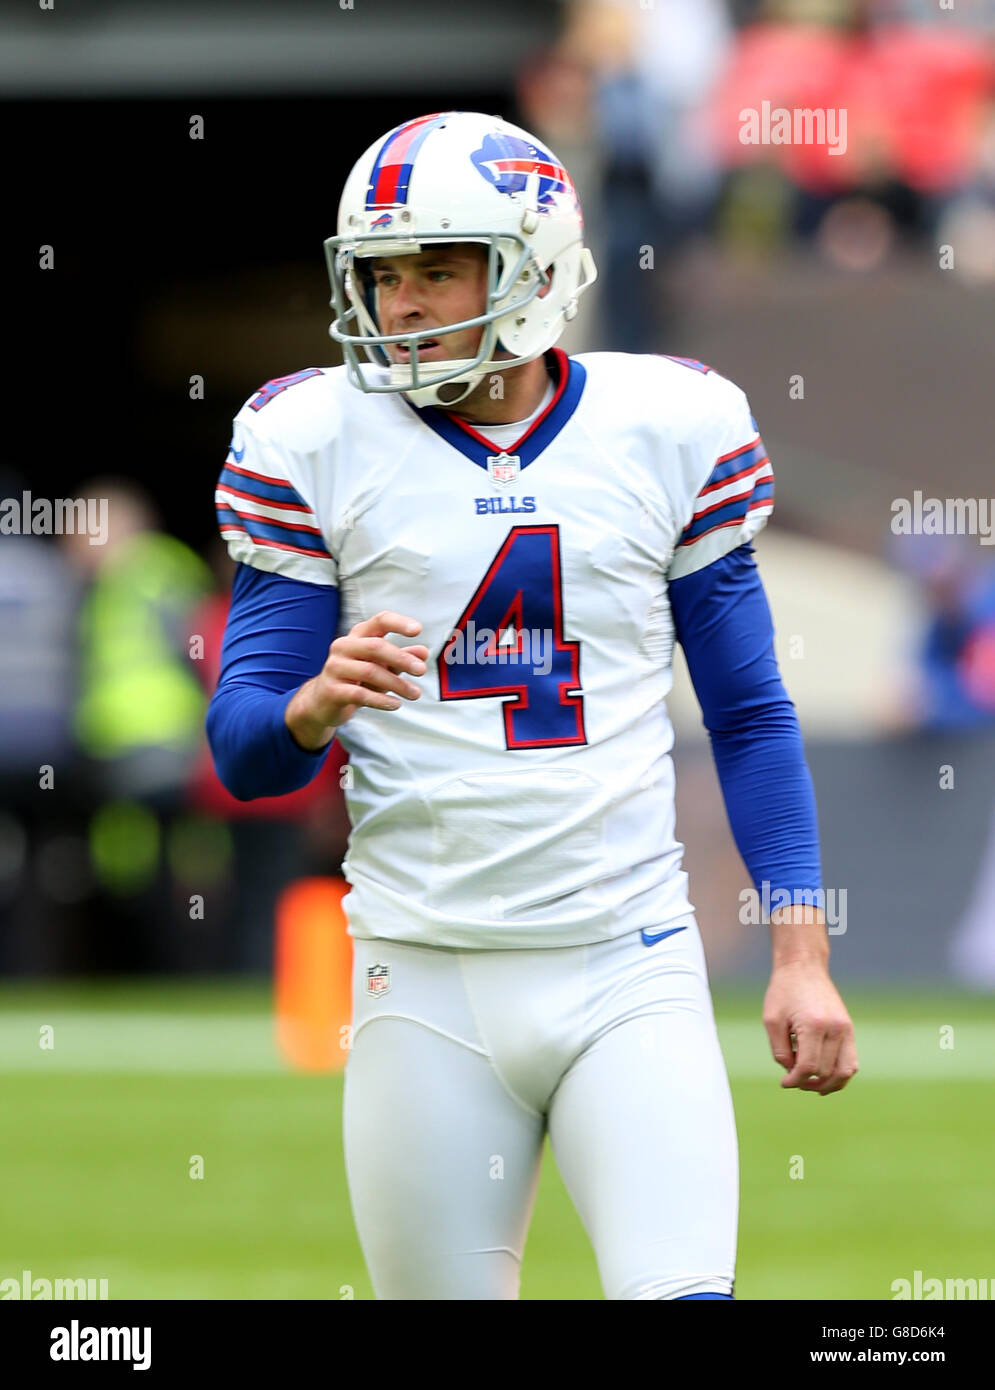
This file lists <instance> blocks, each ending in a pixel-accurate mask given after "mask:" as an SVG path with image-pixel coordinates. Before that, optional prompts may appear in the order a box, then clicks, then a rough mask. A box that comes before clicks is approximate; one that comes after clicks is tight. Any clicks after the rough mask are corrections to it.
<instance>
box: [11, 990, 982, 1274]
mask: <svg viewBox="0 0 995 1390" xmlns="http://www.w3.org/2000/svg"><path fill="white" fill-rule="evenodd" d="M845 997H846V1000H847V1004H848V1007H849V1008H850V1012H851V1014H852V1016H853V1018H854V1022H855V1025H856V1027H857V1038H858V1045H859V1047H860V1053H861V1071H860V1074H859V1076H858V1077H857V1078H855V1080H854V1081H853V1082H852V1083H851V1085H850V1087H849V1088H848V1089H847V1090H846V1091H844V1092H843V1093H842V1094H840V1095H835V1096H830V1097H825V1098H823V1097H819V1096H815V1095H803V1094H800V1093H798V1092H784V1091H782V1090H781V1089H780V1086H779V1079H780V1076H781V1075H782V1073H781V1071H780V1069H779V1068H777V1067H776V1066H775V1064H774V1063H773V1061H772V1060H771V1059H770V1057H769V1055H768V1053H767V1044H766V1037H765V1035H764V1032H763V1028H762V1025H761V1023H760V992H759V991H758V992H756V993H751V994H750V995H749V996H746V995H744V994H741V993H736V994H732V993H726V992H723V991H722V990H717V991H716V993H715V1004H716V1013H717V1016H718V1018H719V1025H720V1033H721V1037H722V1044H723V1050H724V1053H725V1057H726V1062H727V1065H728V1068H729V1072H730V1077H731V1080H732V1087H733V1096H734V1100H735V1104H736V1115H737V1121H738V1125H739V1136H740V1153H741V1192H742V1201H741V1215H740V1244H739V1268H738V1276H737V1285H736V1293H737V1297H739V1298H741V1299H817V1300H821V1299H846V1298H872V1299H888V1298H890V1297H891V1296H892V1294H891V1282H892V1280H894V1279H898V1278H907V1279H910V1280H911V1279H912V1278H913V1274H914V1271H915V1270H917V1269H919V1270H922V1271H924V1277H926V1278H930V1277H939V1278H946V1277H959V1278H979V1279H980V1278H982V1277H984V1278H989V1279H992V1280H995V1201H993V1187H995V1172H993V1168H992V1154H993V1152H995V1142H993V1141H995V1105H993V1082H995V1001H992V1000H988V999H984V998H978V997H973V996H963V995H954V994H949V993H944V994H939V993H937V994H935V995H933V996H929V997H927V996H925V995H919V996H912V995H908V994H888V995H885V994H880V993H878V994H869V993H866V992H860V991H857V990H846V991H845ZM43 1026H49V1027H51V1028H53V1029H54V1035H53V1036H54V1044H55V1045H54V1047H53V1048H51V1049H42V1048H41V1047H40V1046H39V1038H40V1030H41V1029H42V1027H43ZM944 1027H952V1028H953V1038H952V1040H953V1047H941V1045H940V1042H941V1029H943V1028H944ZM946 1036H947V1038H948V1040H949V1035H946ZM0 1096H2V1113H3V1122H2V1138H0V1261H2V1263H0V1278H10V1277H13V1278H17V1279H20V1277H21V1271H22V1270H25V1269H29V1270H31V1271H33V1273H34V1274H35V1275H36V1276H44V1277H47V1278H51V1279H55V1278H62V1277H72V1278H86V1277H93V1278H106V1279H108V1280H109V1292H110V1297H111V1298H112V1299H114V1298H140V1299H146V1298H176V1299H221V1298H233V1299H257V1298H259V1299H265V1298H280V1299H283V1298H286V1299H328V1298H340V1297H343V1296H350V1291H352V1294H353V1296H355V1297H356V1298H371V1297H372V1290H371V1287H370V1283H369V1280H368V1278H367V1275H366V1272H365V1269H364V1266H363V1261H362V1256H361V1254H360V1250H359V1245H358V1242H357V1239H356V1236H355V1232H354V1230H353V1227H352V1220H351V1215H350V1210H349V1202H348V1195H347V1191H346V1183H345V1173H344V1166H343V1158H342V1149H341V1138H340V1113H341V1096H342V1081H341V1077H339V1076H314V1075H301V1074H295V1073H292V1072H290V1071H288V1070H287V1069H286V1068H285V1067H284V1066H283V1065H282V1064H281V1062H280V1060H279V1058H278V1057H277V1056H276V1054H275V1051H274V1047H273V1042H272V1018H271V1011H270V997H269V992H268V990H267V989H266V988H265V987H264V986H256V985H244V984H238V985H219V984H217V983H211V984H207V985H200V984H187V983H183V984H176V985H170V984H163V983H161V982H159V983H156V984H149V985H146V984H127V985H110V984H107V985H100V986H84V985H80V984H75V985H54V984H35V983H30V984H25V983H20V984H13V983H11V982H6V983H5V984H4V986H3V987H2V989H0ZM193 1155H201V1156H202V1157H203V1162H204V1177H203V1179H202V1180H194V1179H191V1177H190V1176H189V1172H190V1162H191V1157H192V1156H193ZM796 1155H800V1156H801V1157H802V1159H803V1160H804V1177H803V1178H792V1177H791V1176H790V1167H791V1164H792V1161H793V1159H794V1156H796ZM601 1296H602V1295H601V1289H600V1285H599V1282H598V1277H597V1270H596V1268H595V1264H594V1259H593V1256H592V1253H591V1251H590V1248H589V1246H588V1243H587V1239H586V1237H585V1235H584V1232H583V1229H582V1227H581V1225H580V1223H579V1221H578V1219H577V1217H576V1215H575V1213H574V1211H573V1208H572V1206H571V1204H570V1201H569V1199H568V1197H567V1195H566V1193H565V1191H564V1189H563V1186H562V1184H561V1182H560V1179H559V1176H558V1174H557V1172H556V1168H555V1165H554V1163H553V1159H552V1154H551V1153H550V1152H548V1151H547V1154H546V1159H545V1163H544V1168H543V1178H542V1183H541V1187H540V1191H539V1198H538V1202H537V1206H536V1211H535V1216H534V1219H533V1224H532V1229H531V1232H530V1236H529V1242H528V1246H527V1249H526V1254H525V1262H524V1268H523V1276H522V1297H523V1298H527V1299H571V1300H573V1299H597V1298H600V1297H601Z"/></svg>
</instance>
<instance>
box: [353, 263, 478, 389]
mask: <svg viewBox="0 0 995 1390" xmlns="http://www.w3.org/2000/svg"><path fill="white" fill-rule="evenodd" d="M372 272H373V281H374V284H375V285H376V305H377V318H378V320H379V323H380V331H381V332H382V333H403V332H405V331H406V330H409V329H424V328H434V327H436V326H437V325H440V324H446V323H459V322H461V321H462V320H463V319H471V318H474V317H475V316H476V315H477V314H482V313H483V312H484V306H485V303H486V300H487V248H486V247H485V246H474V245H457V244H454V245H449V246H435V247H431V248H430V249H429V250H427V251H419V252H418V254H417V255H415V256H395V257H387V256H383V257H379V256H378V257H377V258H376V259H375V260H374V261H373V262H372ZM482 332H483V328H482V327H477V328H464V329H463V330H462V332H459V333H445V334H440V336H439V337H438V338H435V339H431V338H429V339H426V340H425V341H424V342H423V343H422V344H421V346H420V347H419V348H418V349H417V352H418V361H419V362H441V361H445V360H446V359H448V358H454V357H475V356H476V353H477V347H478V345H479V343H480V335H481V333H482ZM384 351H385V352H386V353H387V355H388V357H389V358H390V360H391V361H392V362H410V360H411V354H410V352H409V349H408V347H407V344H404V343H391V344H388V346H387V347H386V348H385V349H384Z"/></svg>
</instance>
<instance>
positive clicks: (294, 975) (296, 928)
mask: <svg viewBox="0 0 995 1390" xmlns="http://www.w3.org/2000/svg"><path fill="white" fill-rule="evenodd" d="M348 891H349V885H348V884H347V883H346V881H345V879H344V878H301V879H297V880H296V882H294V883H291V884H289V885H288V886H287V887H286V888H285V889H284V890H283V892H282V893H281V894H280V897H279V899H278V901H277V905H276V950H275V978H274V995H275V1000H274V1002H275V1006H276V1045H277V1048H278V1050H279V1052H280V1055H281V1056H282V1057H283V1059H284V1060H285V1061H286V1062H287V1063H288V1065H289V1066H291V1067H294V1068H295V1069H297V1070H298V1071H341V1070H342V1069H343V1067H344V1066H345V1064H346V1057H347V1056H348V1049H349V1024H350V1021H351V1019H352V990H351V980H352V937H351V936H349V934H348V932H347V931H346V915H345V912H344V910H343V908H342V899H343V897H344V896H345V894H346V893H347V892H348Z"/></svg>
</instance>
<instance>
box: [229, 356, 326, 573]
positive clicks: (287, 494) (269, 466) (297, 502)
mask: <svg viewBox="0 0 995 1390" xmlns="http://www.w3.org/2000/svg"><path fill="white" fill-rule="evenodd" d="M280 380H290V378H286V379H280ZM273 386H274V383H268V384H267V386H264V387H263V388H262V389H261V391H259V392H256V393H254V395H253V396H252V397H250V399H249V400H248V401H247V402H246V403H245V405H244V406H243V407H242V409H241V410H240V411H239V412H238V414H237V415H236V416H235V420H234V425H233V431H232V440H231V444H230V445H229V446H228V457H227V459H226V460H225V465H224V467H223V468H222V470H221V476H220V478H219V479H218V486H217V490H216V492H215V494H214V500H215V507H216V509H217V515H218V528H219V530H220V532H221V535H222V537H223V539H224V540H225V542H226V543H227V545H228V553H229V555H230V556H231V558H232V559H233V560H235V561H237V562H240V563H241V564H245V565H254V566H255V568H256V569H261V570H269V571H271V572H272V573H275V574H282V575H286V576H287V577H288V578H291V579H303V580H306V581H307V582H309V583H311V584H331V585H335V584H337V583H338V566H337V564H336V561H335V559H334V558H333V556H332V554H331V551H330V549H329V545H328V542H327V539H326V537H325V535H324V534H323V531H322V528H321V524H320V522H319V519H318V513H317V512H316V510H315V502H314V499H313V498H311V497H310V496H309V491H310V488H309V480H308V477H307V471H306V468H305V467H304V466H303V464H301V463H300V462H299V461H298V460H297V459H296V457H295V454H294V452H293V450H291V449H288V448H286V447H280V446H278V445H277V444H276V443H274V442H273V441H272V440H270V439H268V438H267V437H266V435H265V434H264V433H263V432H262V431H261V429H260V426H259V424H258V423H257V421H256V420H255V418H254V416H253V410H254V409H258V402H259V400H260V398H261V397H262V398H263V400H264V403H265V401H266V400H268V399H269V398H270V397H267V396H266V395H265V393H266V392H267V391H270V392H271V395H272V388H273Z"/></svg>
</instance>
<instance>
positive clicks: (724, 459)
mask: <svg viewBox="0 0 995 1390" xmlns="http://www.w3.org/2000/svg"><path fill="white" fill-rule="evenodd" d="M687 365H689V366H692V365H693V368H697V369H698V370H701V371H707V372H708V378H709V385H710V386H711V388H712V389H711V396H712V399H711V401H710V403H709V404H710V409H709V415H708V419H707V421H706V422H705V423H704V425H703V428H702V429H701V431H700V433H699V434H698V438H697V440H696V447H694V448H692V449H689V450H688V451H687V453H686V455H685V457H686V458H687V460H688V472H687V474H686V475H685V476H686V480H687V481H688V482H689V483H690V493H691V495H690V497H689V498H688V500H687V502H686V503H685V511H684V515H683V516H682V517H681V521H682V522H683V523H684V527H683V530H682V532H681V535H680V539H679V540H678V541H677V544H676V546H675V549H674V556H673V559H672V560H671V563H670V567H669V569H668V571H667V577H668V579H681V578H682V577H683V576H684V575H687V574H693V573H694V572H695V570H700V569H703V568H704V567H705V566H706V565H710V564H712V563H713V561H715V560H718V559H720V558H721V557H722V556H723V555H727V554H728V553H729V552H730V551H731V550H735V549H736V547H737V546H740V545H743V544H745V542H746V541H749V540H751V539H752V538H753V537H754V536H755V535H756V534H757V532H758V531H760V530H761V529H762V528H763V527H764V526H765V525H766V523H767V518H768V517H769V516H770V515H771V513H772V512H773V510H774V470H773V468H772V466H771V462H770V459H769V458H768V457H767V450H766V448H765V446H764V442H763V440H762V439H761V437H760V431H759V429H758V428H757V422H756V420H755V419H754V418H753V415H752V414H751V412H750V403H749V401H748V400H747V398H746V395H745V393H744V392H743V391H742V390H740V388H739V387H738V386H736V385H735V384H734V383H733V382H731V381H727V380H726V378H725V377H721V376H719V375H718V373H713V372H711V370H710V369H707V368H703V367H702V365H701V364H697V363H696V364H691V363H688V364H687Z"/></svg>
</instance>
